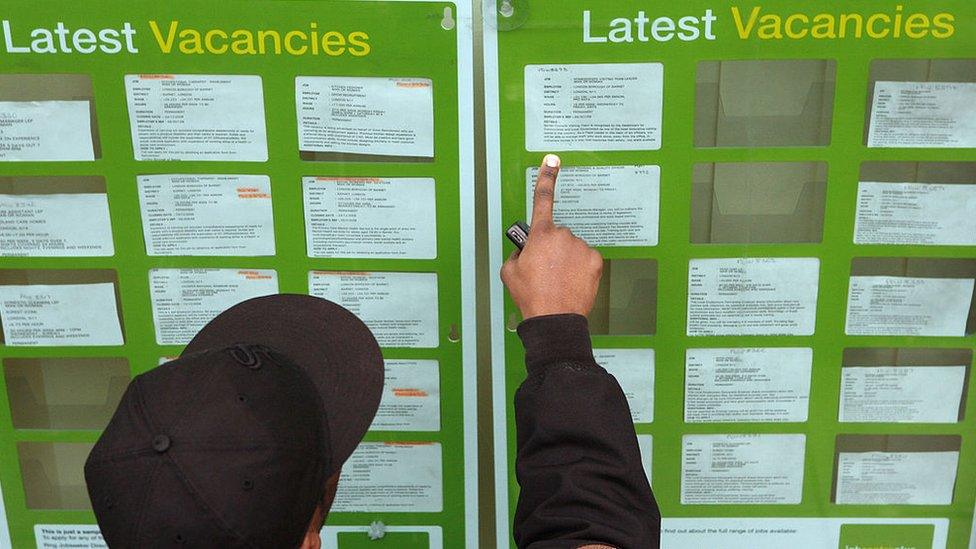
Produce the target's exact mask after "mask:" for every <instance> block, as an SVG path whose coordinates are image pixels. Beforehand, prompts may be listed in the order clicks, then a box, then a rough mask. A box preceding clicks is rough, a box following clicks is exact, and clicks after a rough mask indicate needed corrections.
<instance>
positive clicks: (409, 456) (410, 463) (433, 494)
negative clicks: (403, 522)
mask: <svg viewBox="0 0 976 549" xmlns="http://www.w3.org/2000/svg"><path fill="white" fill-rule="evenodd" d="M443 486H444V476H443V463H442V459H441V445H440V444H438V443H434V442H363V443H361V444H360V445H359V447H358V448H356V451H355V452H353V454H352V456H350V458H349V460H348V461H347V462H346V464H345V465H344V466H343V467H342V480H341V481H340V482H339V490H338V492H336V498H335V502H334V503H333V504H332V510H333V511H334V512H337V513H384V512H385V513H439V512H441V511H443V510H444V488H443Z"/></svg>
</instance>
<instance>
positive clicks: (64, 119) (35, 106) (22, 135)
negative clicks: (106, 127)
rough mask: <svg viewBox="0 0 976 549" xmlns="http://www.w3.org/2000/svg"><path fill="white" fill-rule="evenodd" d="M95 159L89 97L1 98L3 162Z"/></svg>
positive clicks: (1, 154) (1, 155)
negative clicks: (63, 99)
mask: <svg viewBox="0 0 976 549" xmlns="http://www.w3.org/2000/svg"><path fill="white" fill-rule="evenodd" d="M94 159H95V149H94V145H93V143H92V132H91V111H90V106H89V103H88V101H0V162H3V161H7V162H16V161H68V160H94Z"/></svg>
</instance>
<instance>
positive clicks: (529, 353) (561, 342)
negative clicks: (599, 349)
mask: <svg viewBox="0 0 976 549" xmlns="http://www.w3.org/2000/svg"><path fill="white" fill-rule="evenodd" d="M518 334H519V337H520V338H521V339H522V345H523V346H524V347H525V366H526V369H527V370H528V371H529V372H532V371H533V370H536V369H539V368H542V367H544V366H546V365H548V364H555V363H559V362H579V363H594V360H593V347H592V346H591V344H590V330H589V325H588V323H587V320H586V317H585V316H583V315H580V314H576V313H560V314H546V315H540V316H535V317H532V318H528V319H526V320H524V321H522V323H521V324H519V327H518Z"/></svg>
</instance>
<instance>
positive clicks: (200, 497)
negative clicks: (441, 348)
mask: <svg viewBox="0 0 976 549" xmlns="http://www.w3.org/2000/svg"><path fill="white" fill-rule="evenodd" d="M382 388H383V359H382V356H381V354H380V350H379V346H378V345H377V343H376V340H375V338H373V336H372V334H371V333H370V331H369V330H368V329H367V328H366V326H365V324H363V323H362V322H361V321H360V320H359V319H357V318H356V317H355V316H354V315H353V314H352V313H350V312H349V311H347V310H345V309H343V308H342V307H340V306H338V305H336V304H334V303H331V302H328V301H325V300H322V299H318V298H314V297H309V296H299V295H278V296H269V297H263V298H257V299H252V300H249V301H246V302H244V303H241V304H239V305H236V306H235V307H232V308H231V309H229V310H228V311H225V312H224V313H222V314H221V315H219V316H217V318H215V319H214V320H212V321H211V322H210V323H209V324H207V326H206V327H204V328H203V329H202V330H201V331H200V332H199V333H198V334H197V335H196V337H194V338H193V340H192V341H191V342H190V343H189V345H187V347H186V349H185V350H184V351H183V353H182V354H181V355H180V357H179V358H178V359H177V360H174V361H172V362H169V363H166V364H164V365H162V366H159V367H158V368H156V369H154V370H152V371H150V372H147V373H145V374H142V375H140V376H137V377H136V378H135V379H134V380H133V381H132V383H131V384H130V385H129V388H128V389H127V390H126V393H125V395H124V396H123V398H122V402H121V403H120V404H119V407H118V409H117V410H116V412H115V415H114V416H113V417H112V420H111V421H110V422H109V425H108V427H106V429H105V432H104V433H103V434H102V436H101V438H100V439H99V441H98V443H97V444H96V445H95V448H94V449H93V450H92V452H91V454H90V455H89V456H88V461H87V462H86V463H85V478H86V481H87V484H88V493H89V496H90V498H91V502H92V507H93V509H94V511H95V516H96V518H97V520H98V524H99V526H100V528H101V531H102V535H103V536H104V538H105V541H106V542H107V543H108V544H109V545H110V546H111V547H113V548H115V547H156V546H167V547H168V546H172V545H174V544H176V545H177V546H182V547H284V548H287V547H293V548H298V547H301V548H305V549H317V548H318V547H319V546H320V540H319V530H320V529H321V527H322V525H323V523H324V521H325V518H326V516H327V515H328V512H329V509H330V507H331V505H332V501H333V499H334V497H335V493H336V487H337V482H338V479H339V475H340V471H341V468H342V464H343V463H344V462H345V461H346V459H347V458H348V457H349V456H350V455H351V454H352V452H353V450H354V449H355V448H356V446H357V445H358V444H359V442H360V441H361V439H362V437H363V435H364V434H365V433H366V431H367V429H368V428H369V425H370V423H371V422H372V420H373V416H374V415H375V413H376V409H377V407H378V406H379V400H380V394H381V392H382Z"/></svg>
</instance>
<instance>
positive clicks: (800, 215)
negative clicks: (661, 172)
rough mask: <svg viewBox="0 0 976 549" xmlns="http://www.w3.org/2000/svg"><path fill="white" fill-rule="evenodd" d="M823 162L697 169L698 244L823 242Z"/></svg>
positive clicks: (694, 223) (694, 217)
mask: <svg viewBox="0 0 976 549" xmlns="http://www.w3.org/2000/svg"><path fill="white" fill-rule="evenodd" d="M826 195H827V164H826V163H825V162H780V163H773V162H757V163H720V164H696V165H695V168H694V175H693V182H692V199H691V242H692V243H694V244H711V243H735V244H740V243H741V244H760V243H798V242H820V241H822V240H823V223H824V207H825V200H826Z"/></svg>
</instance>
